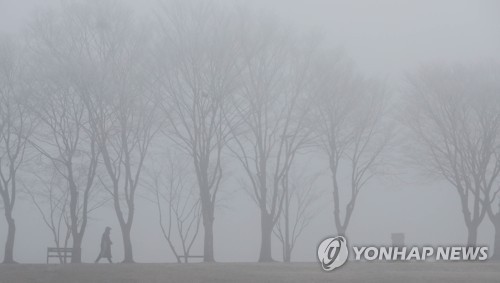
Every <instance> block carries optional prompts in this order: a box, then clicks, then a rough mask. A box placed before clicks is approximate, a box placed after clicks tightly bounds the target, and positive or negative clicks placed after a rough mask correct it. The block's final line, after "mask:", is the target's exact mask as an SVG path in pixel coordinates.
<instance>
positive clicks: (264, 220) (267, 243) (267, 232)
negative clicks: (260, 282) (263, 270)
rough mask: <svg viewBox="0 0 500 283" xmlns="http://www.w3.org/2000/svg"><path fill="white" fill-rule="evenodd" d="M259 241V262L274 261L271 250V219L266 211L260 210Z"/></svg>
mask: <svg viewBox="0 0 500 283" xmlns="http://www.w3.org/2000/svg"><path fill="white" fill-rule="evenodd" d="M260 224H261V242H260V256H259V262H271V261H274V260H273V257H272V254H271V253H272V251H271V236H272V233H273V220H272V218H271V216H270V215H268V213H267V212H261V220H260Z"/></svg>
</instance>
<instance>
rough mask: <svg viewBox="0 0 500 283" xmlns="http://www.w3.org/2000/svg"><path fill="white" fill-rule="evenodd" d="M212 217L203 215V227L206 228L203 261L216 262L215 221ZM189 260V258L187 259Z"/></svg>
mask: <svg viewBox="0 0 500 283" xmlns="http://www.w3.org/2000/svg"><path fill="white" fill-rule="evenodd" d="M213 219H214V218H213V216H211V215H203V227H204V228H205V233H204V240H203V261H204V262H214V261H215V258H214V220H213ZM186 260H187V258H186Z"/></svg>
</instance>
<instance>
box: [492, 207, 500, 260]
mask: <svg viewBox="0 0 500 283" xmlns="http://www.w3.org/2000/svg"><path fill="white" fill-rule="evenodd" d="M493 225H494V226H495V243H494V249H493V256H492V257H491V259H492V260H500V215H497V216H496V217H495V219H494V222H493Z"/></svg>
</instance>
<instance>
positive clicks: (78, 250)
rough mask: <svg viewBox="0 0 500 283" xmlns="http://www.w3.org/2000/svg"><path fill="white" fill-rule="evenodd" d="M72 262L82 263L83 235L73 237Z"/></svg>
mask: <svg viewBox="0 0 500 283" xmlns="http://www.w3.org/2000/svg"><path fill="white" fill-rule="evenodd" d="M71 263H82V237H80V236H76V237H73V253H72V254H71Z"/></svg>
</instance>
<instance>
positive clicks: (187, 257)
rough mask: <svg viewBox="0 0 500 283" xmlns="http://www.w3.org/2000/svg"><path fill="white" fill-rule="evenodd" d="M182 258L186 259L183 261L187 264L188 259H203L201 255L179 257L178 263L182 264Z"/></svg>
mask: <svg viewBox="0 0 500 283" xmlns="http://www.w3.org/2000/svg"><path fill="white" fill-rule="evenodd" d="M182 258H184V259H186V261H185V262H188V261H189V260H188V259H189V258H204V256H202V255H180V256H179V261H180V262H183V261H182V260H181V259H182Z"/></svg>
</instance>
